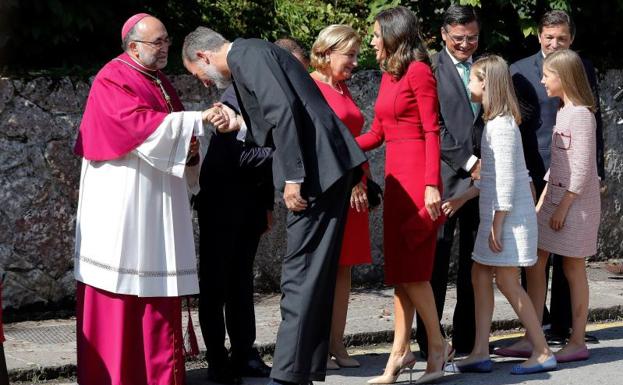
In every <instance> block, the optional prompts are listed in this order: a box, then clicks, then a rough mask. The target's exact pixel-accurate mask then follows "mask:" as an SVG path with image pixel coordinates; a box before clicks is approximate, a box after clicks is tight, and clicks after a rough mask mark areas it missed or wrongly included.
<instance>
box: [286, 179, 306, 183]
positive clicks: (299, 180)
mask: <svg viewBox="0 0 623 385" xmlns="http://www.w3.org/2000/svg"><path fill="white" fill-rule="evenodd" d="M286 183H299V184H300V183H303V179H292V180H287V181H286Z"/></svg>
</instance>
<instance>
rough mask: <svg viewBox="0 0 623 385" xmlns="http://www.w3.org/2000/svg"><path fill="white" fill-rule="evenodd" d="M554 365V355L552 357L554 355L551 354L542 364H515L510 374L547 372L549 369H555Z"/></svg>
mask: <svg viewBox="0 0 623 385" xmlns="http://www.w3.org/2000/svg"><path fill="white" fill-rule="evenodd" d="M556 365H557V362H556V357H554V355H551V356H549V358H548V359H547V360H545V362H543V363H542V364H536V365H532V366H521V365H515V366H513V368H512V369H511V374H534V373H543V372H549V371H550V370H556Z"/></svg>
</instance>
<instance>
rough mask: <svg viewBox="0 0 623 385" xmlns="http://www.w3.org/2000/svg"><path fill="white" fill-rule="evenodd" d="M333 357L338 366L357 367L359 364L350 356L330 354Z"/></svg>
mask: <svg viewBox="0 0 623 385" xmlns="http://www.w3.org/2000/svg"><path fill="white" fill-rule="evenodd" d="M331 355H332V356H333V358H335V362H337V364H338V365H339V366H340V368H358V367H359V366H360V364H359V361H357V360H356V359H354V358H352V357H351V356H348V355H347V356H346V357H340V356H338V355H336V354H331Z"/></svg>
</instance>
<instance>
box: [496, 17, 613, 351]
mask: <svg viewBox="0 0 623 385" xmlns="http://www.w3.org/2000/svg"><path fill="white" fill-rule="evenodd" d="M538 32H539V34H538V38H539V43H540V50H539V51H538V52H537V53H536V54H534V55H532V56H528V57H526V58H523V59H521V60H519V61H517V62H515V63H513V64H512V65H511V67H510V70H511V74H512V75H513V84H514V86H515V91H516V92H517V98H518V100H519V104H520V109H521V120H522V123H521V125H520V126H519V129H520V130H521V137H522V142H523V148H524V156H525V158H526V166H527V168H528V172H529V173H530V177H531V178H532V182H533V185H534V188H535V192H536V197H537V198H538V196H539V195H540V194H541V192H542V191H543V188H544V187H545V180H543V177H544V176H545V173H546V172H547V170H548V168H549V161H550V149H551V143H552V130H553V128H554V125H555V123H556V113H557V112H558V107H559V106H560V99H558V98H550V97H548V96H547V93H546V92H545V87H543V85H542V84H541V78H542V77H543V59H544V58H545V56H547V55H549V54H550V53H552V52H554V51H557V50H560V49H567V48H569V47H570V46H571V44H572V43H573V39H574V37H575V25H574V23H573V20H572V19H571V17H570V16H569V15H568V14H567V13H566V12H564V11H560V10H554V11H549V12H547V13H545V14H544V15H543V17H542V18H541V20H540V22H539V26H538ZM582 63H583V64H584V69H585V71H586V75H587V77H588V81H589V83H590V85H591V88H592V90H593V93H594V95H595V100H596V101H597V103H598V104H599V94H598V90H597V76H596V75H595V69H594V68H593V65H592V64H591V63H590V62H589V61H588V60H586V59H584V58H582ZM595 120H596V122H597V129H596V135H597V152H596V153H597V170H598V173H599V176H600V178H601V179H602V180H603V179H604V158H603V148H604V146H603V144H604V143H603V134H602V126H603V124H602V120H601V112H600V110H599V108H598V109H597V111H596V112H595ZM543 269H544V268H543V267H535V268H534V270H532V269H530V268H528V269H526V273H527V274H528V285H527V286H528V293H529V294H530V296H531V298H532V302H533V303H534V305H535V307H537V313H541V312H542V314H543V324H548V323H551V328H550V330H549V331H547V332H546V334H545V336H546V337H547V340H548V342H549V343H550V344H554V343H556V344H564V341H565V339H566V338H567V337H568V336H569V328H570V327H571V300H570V298H569V285H568V283H567V279H566V278H565V275H564V272H563V269H562V257H561V256H558V255H554V256H553V272H552V289H551V294H552V295H551V301H550V313H549V314H548V313H547V308H544V306H541V305H539V304H543V302H544V298H542V297H541V298H539V297H540V296H539V295H537V294H536V293H534V292H532V291H533V290H534V291H536V292H537V293H538V292H542V289H541V288H542V287H545V288H546V287H547V276H548V275H549V274H548V273H546V276H545V277H539V276H538V275H537V276H533V275H531V272H532V271H543ZM546 271H549V268H547V270H546ZM539 280H540V282H539V283H537V284H536V285H535V281H539ZM530 282H532V285H530ZM535 286H537V287H536V288H535ZM543 290H544V289H543ZM545 292H546V291H545ZM586 338H587V339H592V340H595V338H594V337H592V336H590V335H588V334H587V336H586ZM529 349H531V346H530V344H529V342H527V341H526V340H525V339H522V340H520V341H519V342H518V343H516V344H514V345H513V346H511V347H509V348H504V349H498V350H497V351H496V352H497V353H498V354H500V355H507V356H522V355H525V354H526V351H527V350H529Z"/></svg>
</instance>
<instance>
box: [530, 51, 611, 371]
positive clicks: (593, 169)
mask: <svg viewBox="0 0 623 385" xmlns="http://www.w3.org/2000/svg"><path fill="white" fill-rule="evenodd" d="M541 83H543V85H544V86H545V89H546V91H547V95H548V96H550V97H558V98H560V100H561V104H560V109H559V110H558V114H557V115H556V126H555V127H554V132H553V137H552V149H551V163H550V168H549V171H548V172H547V174H546V176H545V179H546V180H547V185H546V186H545V189H544V190H543V193H542V194H541V197H540V199H539V202H538V203H537V220H538V224H539V241H538V249H539V250H538V256H539V259H538V262H537V264H536V265H535V266H534V267H532V268H530V269H529V270H528V287H529V288H530V287H531V286H532V287H533V288H534V289H530V291H531V292H533V293H534V294H533V295H534V298H532V302H534V306H535V308H536V309H537V310H538V309H543V303H544V302H545V290H546V287H547V286H546V282H545V273H544V271H545V266H546V262H547V258H548V257H549V255H550V253H553V254H558V255H562V256H564V257H563V271H564V273H565V276H566V278H567V281H568V282H569V290H570V293H571V296H570V298H571V308H572V324H571V328H572V332H571V335H570V337H569V341H568V343H567V344H566V345H565V346H564V347H563V348H562V349H561V350H560V351H558V352H556V359H557V360H558V362H571V361H579V360H586V359H587V358H588V356H589V353H588V349H587V347H586V344H585V342H584V334H585V329H586V321H587V317H588V281H587V278H586V270H585V258H586V257H588V256H591V255H595V254H596V253H597V232H598V228H599V220H600V211H601V202H600V197H599V177H598V176H597V162H596V160H595V159H596V157H595V151H596V146H595V142H596V135H595V129H596V123H595V115H594V111H595V99H594V97H593V93H592V92H591V88H590V85H589V83H588V79H587V77H586V72H585V70H584V66H583V65H582V60H581V59H580V57H579V56H578V55H577V54H576V53H575V52H573V51H571V50H568V49H565V50H560V51H556V52H554V53H551V54H549V55H547V57H546V58H545V61H544V62H543V79H542V81H541Z"/></svg>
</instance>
